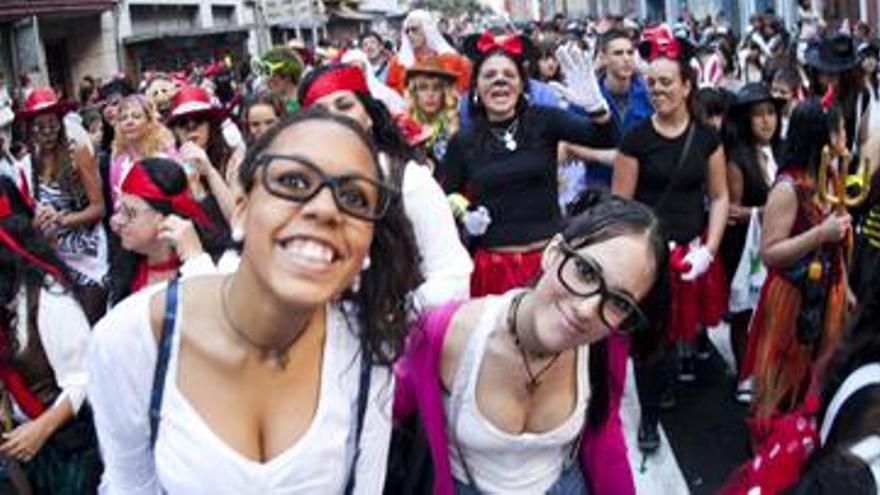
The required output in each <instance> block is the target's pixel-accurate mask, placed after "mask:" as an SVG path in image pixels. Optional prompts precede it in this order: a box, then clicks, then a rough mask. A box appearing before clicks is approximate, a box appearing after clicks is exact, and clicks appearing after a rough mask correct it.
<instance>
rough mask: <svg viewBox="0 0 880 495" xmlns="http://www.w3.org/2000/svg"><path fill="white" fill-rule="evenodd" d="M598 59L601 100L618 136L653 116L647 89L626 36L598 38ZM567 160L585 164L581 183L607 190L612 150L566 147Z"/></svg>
mask: <svg viewBox="0 0 880 495" xmlns="http://www.w3.org/2000/svg"><path fill="white" fill-rule="evenodd" d="M598 49H599V58H600V61H601V62H602V65H603V67H604V74H603V75H602V76H601V77H600V78H599V88H600V89H601V91H602V96H603V97H605V101H606V102H608V107H609V110H610V111H611V118H613V119H614V121H615V122H616V123H617V126H618V128H619V129H620V131H621V136H622V135H623V134H624V133H626V132H627V131H628V130H630V129H632V128H633V127H634V126H635V124H636V123H638V122H639V121H641V120H642V119H644V118H646V117H650V116H651V115H652V114H653V113H654V109H653V108H652V107H651V100H650V98H649V96H648V89H647V87H646V86H645V82H644V81H643V80H642V78H641V76H639V75H638V74H636V67H635V46H634V43H633V40H632V38H631V36H630V34H629V32H627V31H624V30H619V29H612V30H610V31H608V32H606V33H604V34H602V35H601V36H600V38H599V46H598ZM567 146H568V147H567V151H568V153H569V154H570V156H573V157H576V158H579V159H581V160H583V161H584V162H586V174H585V177H584V182H585V184H586V185H589V186H591V187H606V188H607V187H610V185H611V175H612V173H613V170H612V168H611V162H612V161H613V160H614V155H615V154H616V151H615V150H596V149H589V148H584V147H581V146H574V145H567Z"/></svg>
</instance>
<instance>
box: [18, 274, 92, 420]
mask: <svg viewBox="0 0 880 495" xmlns="http://www.w3.org/2000/svg"><path fill="white" fill-rule="evenodd" d="M24 290H25V289H24V288H22V289H21V291H20V292H19V295H18V297H17V298H16V312H17V315H18V317H17V318H16V328H15V332H16V338H17V340H18V344H19V348H21V349H24V348H25V347H27V340H28V329H27V321H28V318H27V297H25V292H24ZM37 331H38V332H39V334H40V343H41V344H42V345H43V351H44V352H45V353H46V358H47V359H48V360H49V365H50V366H51V367H52V372H53V373H54V374H55V383H56V385H58V388H59V389H61V394H59V395H58V398H57V399H55V403H54V404H52V407H54V406H56V405H58V404H59V403H60V402H61V401H62V400H65V399H67V400H69V401H70V405H71V407H72V408H73V412H74V413H76V412H77V411H79V408H80V406H82V403H83V400H84V399H85V396H86V386H87V385H88V374H87V372H86V349H87V348H88V344H89V335H90V333H91V327H90V325H89V321H88V319H86V315H85V313H83V310H82V308H80V306H79V303H77V302H76V300H75V299H74V298H73V296H72V295H71V293H70V292H64V290H63V289H62V288H61V287H59V286H57V285H56V286H53V287H51V288H50V289H49V290H46V289H45V288H42V289H40V305H39V308H38V310H37Z"/></svg>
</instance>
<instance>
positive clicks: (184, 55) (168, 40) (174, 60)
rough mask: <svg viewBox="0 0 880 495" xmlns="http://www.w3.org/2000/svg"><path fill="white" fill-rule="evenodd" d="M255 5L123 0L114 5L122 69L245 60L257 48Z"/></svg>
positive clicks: (227, 0)
mask: <svg viewBox="0 0 880 495" xmlns="http://www.w3.org/2000/svg"><path fill="white" fill-rule="evenodd" d="M255 10H256V9H255V4H254V3H253V2H244V1H242V0H123V1H122V2H121V3H120V4H119V6H118V8H117V18H118V20H117V22H118V28H117V30H118V33H117V40H118V44H119V49H120V51H121V57H120V58H121V66H122V69H123V70H124V71H125V72H126V73H128V74H130V75H133V76H137V75H139V74H141V73H143V72H144V71H156V70H159V71H172V70H180V69H183V68H186V67H187V66H188V65H191V64H207V63H211V62H214V61H218V60H224V59H227V60H230V61H232V63H233V64H237V63H240V62H244V61H246V60H247V59H248V57H249V55H251V54H255V53H257V51H258V49H259V47H258V33H257V28H258V24H257V22H256V20H257V19H256V12H255Z"/></svg>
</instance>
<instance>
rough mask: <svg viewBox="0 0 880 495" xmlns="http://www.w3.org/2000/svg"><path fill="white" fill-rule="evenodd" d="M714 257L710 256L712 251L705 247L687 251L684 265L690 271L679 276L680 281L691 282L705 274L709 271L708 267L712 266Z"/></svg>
mask: <svg viewBox="0 0 880 495" xmlns="http://www.w3.org/2000/svg"><path fill="white" fill-rule="evenodd" d="M714 259H715V257H714V256H712V251H709V248H707V247H706V246H699V247H696V248H693V249H691V250H690V251H688V254H686V255H685V257H684V260H683V261H684V263H686V264H689V265H690V267H691V268H690V270H688V272H687V273H685V274H683V275H682V276H681V279H682V280H684V281H687V282H691V281H693V280H696V279H697V278H699V277H700V275H702V274H704V273H706V272H707V271H708V270H709V267H710V266H711V265H712V260H714Z"/></svg>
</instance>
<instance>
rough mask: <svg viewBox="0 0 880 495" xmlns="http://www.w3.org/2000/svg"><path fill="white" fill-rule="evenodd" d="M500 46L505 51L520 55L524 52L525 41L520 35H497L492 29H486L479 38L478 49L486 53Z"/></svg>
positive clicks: (515, 55) (516, 55)
mask: <svg viewBox="0 0 880 495" xmlns="http://www.w3.org/2000/svg"><path fill="white" fill-rule="evenodd" d="M497 48H500V49H501V50H503V51H504V52H505V53H507V54H509V55H513V56H514V57H520V56H522V54H523V51H524V50H523V42H522V38H520V37H519V36H514V35H509V36H497V37H496V36H495V35H493V34H492V32H491V31H484V32H483V34H481V35H480V37H479V38H478V39H477V51H478V52H480V53H482V54H486V53H489V52H491V51H492V50H495V49H497Z"/></svg>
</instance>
